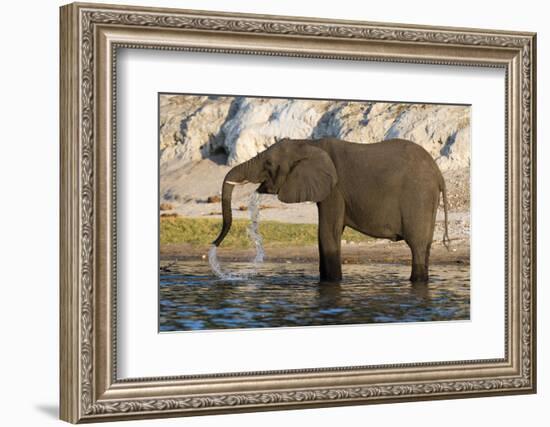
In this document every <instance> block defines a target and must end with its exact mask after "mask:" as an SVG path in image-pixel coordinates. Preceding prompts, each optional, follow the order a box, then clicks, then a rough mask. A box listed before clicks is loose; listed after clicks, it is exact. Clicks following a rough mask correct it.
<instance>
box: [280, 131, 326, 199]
mask: <svg viewBox="0 0 550 427" xmlns="http://www.w3.org/2000/svg"><path fill="white" fill-rule="evenodd" d="M290 144H292V146H291V147H290V148H289V150H288V151H289V153H288V155H289V156H291V157H295V158H296V160H295V161H294V162H293V163H292V166H291V167H290V170H289V172H288V175H287V177H286V180H285V181H284V183H283V184H282V185H281V188H280V189H279V193H278V197H279V200H280V201H281V202H285V203H299V202H320V201H321V200H324V199H325V198H326V197H327V196H328V195H329V194H330V192H331V191H332V188H333V187H334V186H335V185H336V182H337V175H336V168H335V167H334V163H333V162H332V159H331V158H330V156H329V155H328V154H327V153H326V151H324V150H322V149H321V148H318V147H314V146H312V145H309V144H307V143H302V142H291V143H290Z"/></svg>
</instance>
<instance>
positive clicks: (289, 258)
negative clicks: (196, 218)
mask: <svg viewBox="0 0 550 427" xmlns="http://www.w3.org/2000/svg"><path fill="white" fill-rule="evenodd" d="M208 250H209V247H208V246H192V245H189V244H164V245H161V246H160V259H161V261H170V260H202V259H207V258H208ZM265 253H266V257H265V260H266V262H295V263H305V262H317V261H318V259H319V255H318V249H317V246H316V245H312V246H302V247H273V246H271V247H270V246H268V247H266V248H265ZM218 257H219V258H220V259H221V260H224V261H233V262H243V261H249V260H250V259H252V258H253V257H254V251H253V250H252V249H234V248H229V249H225V248H223V247H220V248H218ZM342 262H343V263H344V264H360V263H364V262H378V263H393V264H409V263H410V262H411V252H410V249H409V247H408V246H407V245H406V243H404V242H390V241H384V240H379V241H375V242H369V243H361V244H354V245H352V244H345V245H342ZM430 263H431V264H454V263H459V264H466V265H469V264H470V246H469V244H468V242H467V241H466V240H459V241H454V242H452V244H451V248H450V250H447V249H446V248H445V247H444V246H443V245H442V244H440V243H434V244H433V245H432V250H431V254H430Z"/></svg>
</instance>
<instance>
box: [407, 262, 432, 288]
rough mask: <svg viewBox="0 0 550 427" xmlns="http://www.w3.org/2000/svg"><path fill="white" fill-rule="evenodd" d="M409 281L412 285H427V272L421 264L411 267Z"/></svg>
mask: <svg viewBox="0 0 550 427" xmlns="http://www.w3.org/2000/svg"><path fill="white" fill-rule="evenodd" d="M409 280H410V281H411V282H412V283H414V284H423V283H428V271H427V269H426V267H425V266H424V265H422V264H418V265H413V269H412V273H411V277H410V278H409Z"/></svg>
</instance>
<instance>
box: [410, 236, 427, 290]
mask: <svg viewBox="0 0 550 427" xmlns="http://www.w3.org/2000/svg"><path fill="white" fill-rule="evenodd" d="M407 243H408V244H409V246H410V248H411V252H412V271H411V277H410V281H411V282H413V283H427V282H428V277H429V274H428V264H429V257H430V246H431V243H425V242H410V243H409V242H407Z"/></svg>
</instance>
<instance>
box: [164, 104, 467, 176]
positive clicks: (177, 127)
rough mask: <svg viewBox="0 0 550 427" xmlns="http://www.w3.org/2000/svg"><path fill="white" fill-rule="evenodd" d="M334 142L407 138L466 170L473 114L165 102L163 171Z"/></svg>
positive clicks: (444, 163)
mask: <svg viewBox="0 0 550 427" xmlns="http://www.w3.org/2000/svg"><path fill="white" fill-rule="evenodd" d="M325 136H332V137H337V138H340V139H343V140H346V141H350V142H358V143H372V142H379V141H383V140H386V139H391V138H405V139H409V140H411V141H414V142H416V143H417V144H420V145H421V146H422V147H424V148H425V149H426V150H427V151H428V152H429V153H430V154H431V155H432V156H433V157H434V159H435V160H436V162H437V163H438V165H439V167H440V168H441V170H442V171H443V172H445V171H447V170H452V169H463V168H468V167H469V163H470V108H469V107H468V106H455V105H435V104H399V103H387V102H350V101H325V100H302V99H296V100H292V99H275V98H247V97H226V96H186V95H163V96H161V99H160V162H161V170H162V169H163V168H164V167H169V168H170V169H171V168H172V167H174V166H176V165H178V166H185V165H188V164H190V163H193V162H196V161H198V160H201V159H204V158H210V157H212V156H216V158H217V159H219V161H220V162H221V163H225V164H227V165H229V166H233V165H235V164H238V163H241V162H243V161H245V160H248V159H249V158H251V157H253V156H255V155H256V154H257V153H259V152H260V151H263V150H264V149H266V148H267V147H269V146H270V145H271V144H273V143H274V142H275V141H276V139H278V138H284V137H288V138H321V137H325Z"/></svg>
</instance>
